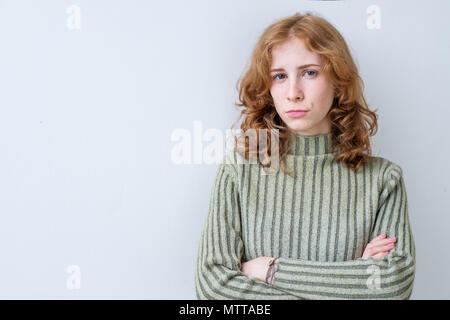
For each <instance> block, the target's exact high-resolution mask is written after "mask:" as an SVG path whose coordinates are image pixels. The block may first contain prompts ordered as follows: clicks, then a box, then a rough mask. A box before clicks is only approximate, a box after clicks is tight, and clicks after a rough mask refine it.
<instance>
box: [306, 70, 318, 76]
mask: <svg viewBox="0 0 450 320" xmlns="http://www.w3.org/2000/svg"><path fill="white" fill-rule="evenodd" d="M308 72H313V73H314V74H313V75H312V76H315V75H316V73H317V72H316V71H313V70H308V71H306V72H305V73H308Z"/></svg>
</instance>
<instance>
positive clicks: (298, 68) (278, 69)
mask: <svg viewBox="0 0 450 320" xmlns="http://www.w3.org/2000/svg"><path fill="white" fill-rule="evenodd" d="M311 66H317V67H320V65H318V64H314V63H309V64H304V65H302V66H299V67H297V70H300V69H304V68H307V67H311ZM276 71H285V70H284V69H283V68H277V69H272V70H270V72H276Z"/></svg>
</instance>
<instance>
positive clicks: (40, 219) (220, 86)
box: [0, 0, 450, 299]
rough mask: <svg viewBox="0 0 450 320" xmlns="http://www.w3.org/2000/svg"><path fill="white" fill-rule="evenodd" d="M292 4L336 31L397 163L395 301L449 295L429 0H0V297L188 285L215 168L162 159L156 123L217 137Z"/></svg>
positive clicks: (158, 291) (446, 41)
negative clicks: (400, 265) (400, 201)
mask: <svg viewBox="0 0 450 320" xmlns="http://www.w3.org/2000/svg"><path fill="white" fill-rule="evenodd" d="M71 5H75V7H71ZM372 5H375V6H376V9H377V10H379V16H378V17H379V20H378V21H379V22H380V27H381V28H379V29H378V28H372V26H373V24H371V21H372V22H373V17H374V11H372V9H370V8H371V6H372ZM77 9H79V10H80V11H79V15H78V13H77ZM368 9H369V10H368ZM305 10H309V11H313V12H316V13H318V14H320V15H321V16H323V17H324V18H326V19H328V20H329V21H330V22H331V23H333V24H334V25H335V26H336V27H337V28H338V30H340V31H341V33H342V34H343V36H344V37H345V39H346V40H347V41H348V44H349V46H350V48H351V50H352V53H353V55H354V57H355V60H356V62H357V64H358V66H359V68H360V72H361V76H362V78H363V79H364V81H365V88H366V91H365V92H366V97H367V101H368V103H369V105H370V107H371V108H372V109H376V108H378V110H379V122H380V123H379V124H380V129H379V131H378V134H377V135H376V136H375V137H374V139H373V142H374V154H375V155H380V156H383V157H386V158H388V159H390V160H392V161H394V162H396V163H398V164H399V165H400V166H401V167H402V169H403V172H404V178H405V183H406V186H407V194H408V206H409V214H410V220H411V224H412V229H413V235H414V238H415V243H416V250H417V252H416V253H417V266H416V280H415V285H414V292H413V295H412V299H432V298H438V299H449V298H450V288H449V286H450V272H449V271H448V270H450V254H449V250H448V249H447V247H448V244H449V239H448V238H447V234H448V230H449V224H450V215H449V213H450V212H449V209H448V208H449V207H450V203H449V187H448V184H447V183H448V181H450V170H449V169H448V159H449V156H450V154H449V149H448V146H449V138H450V137H449V135H450V134H449V129H448V118H449V116H450V111H449V110H450V103H449V101H450V91H449V90H448V89H449V80H448V79H449V75H450V64H449V62H448V61H449V60H448V57H450V36H449V31H450V30H449V26H448V15H449V14H450V3H449V2H448V1H446V0H440V1H438V0H436V1H411V0H409V1H406V0H401V1H379V0H375V1H372V0H371V1H368V0H358V1H356V0H351V1H348V0H347V1H300V0H293V1H279V0H277V1H275V0H272V1H267V0H266V1H261V0H251V1H249V0H246V1H239V0H227V1H210V0H209V1H208V0H202V1H200V0H195V1H182V0H177V1H138V0H133V1H130V0H127V1H125V0H121V1H106V0H90V1H87V0H79V1H50V0H40V1H32V0H28V1H24V0H14V1H13V0H3V1H0V39H1V47H0V298H2V299H11V298H20V299H48V298H56V299H78V298H82V299H116V298H122V299H195V290H194V270H195V262H196V258H197V246H198V243H199V239H200V233H201V231H202V227H203V223H204V220H205V218H206V215H207V209H208V204H209V195H210V190H211V187H212V183H213V178H214V175H215V172H216V164H208V163H205V162H201V163H200V164H181V165H177V164H176V163H174V161H173V157H172V149H173V148H174V146H175V144H176V143H175V142H173V141H172V140H171V136H172V134H173V133H174V132H177V129H186V130H187V131H188V132H190V133H191V134H192V135H193V136H194V135H195V132H194V125H195V122H194V121H199V122H198V123H199V124H200V125H201V126H202V128H201V131H200V133H201V134H203V133H204V132H205V131H206V130H207V129H218V130H220V131H222V132H224V133H225V130H226V129H228V128H230V126H231V124H232V122H233V121H234V120H236V119H237V117H238V111H237V108H235V107H234V106H233V103H234V102H237V92H236V88H235V85H236V81H237V79H238V77H239V76H240V75H241V73H242V72H243V70H244V67H245V65H246V63H247V62H248V61H249V58H250V53H251V50H252V48H253V46H254V44H255V42H256V40H257V38H258V37H259V35H260V34H261V33H262V31H263V30H264V29H265V28H266V27H267V26H268V25H269V24H270V23H272V22H274V21H275V20H278V19H279V18H282V17H285V16H288V15H292V14H294V13H295V12H304V11H305ZM78 17H79V20H78ZM368 22H369V24H368ZM77 27H79V28H77ZM200 137H201V136H200ZM199 143H200V144H202V145H203V146H206V145H207V144H208V143H207V142H206V141H203V142H202V141H201V139H200V140H199Z"/></svg>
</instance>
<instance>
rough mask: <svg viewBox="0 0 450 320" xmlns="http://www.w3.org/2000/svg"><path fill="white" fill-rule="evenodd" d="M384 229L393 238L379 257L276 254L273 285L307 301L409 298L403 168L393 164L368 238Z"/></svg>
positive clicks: (411, 272) (410, 254)
mask: <svg viewBox="0 0 450 320" xmlns="http://www.w3.org/2000/svg"><path fill="white" fill-rule="evenodd" d="M383 232H385V233H386V237H387V238H388V237H396V238H397V241H396V243H395V247H394V249H392V250H391V251H390V254H389V255H388V256H386V257H384V258H383V259H381V260H374V259H373V258H369V259H367V260H364V259H362V258H358V259H355V260H347V261H340V262H323V261H309V260H298V259H290V258H286V257H280V258H279V263H278V271H277V272H276V273H275V277H274V283H273V286H274V288H277V289H282V290H285V291H287V292H290V293H292V294H295V295H297V296H301V297H303V298H305V299H409V298H410V296H411V293H412V290H413V282H414V276H415V245H414V239H413V235H412V232H411V227H410V221H409V215H408V203H407V196H406V188H405V183H404V180H403V176H402V170H401V168H400V167H399V166H398V165H396V164H394V163H391V165H390V166H389V167H388V169H387V170H386V172H385V173H384V174H383V179H382V187H381V192H380V196H379V202H378V210H377V214H376V217H375V221H374V225H373V229H372V232H371V234H370V237H369V239H370V240H369V241H371V240H372V239H373V238H375V237H377V236H378V235H380V234H381V233H383Z"/></svg>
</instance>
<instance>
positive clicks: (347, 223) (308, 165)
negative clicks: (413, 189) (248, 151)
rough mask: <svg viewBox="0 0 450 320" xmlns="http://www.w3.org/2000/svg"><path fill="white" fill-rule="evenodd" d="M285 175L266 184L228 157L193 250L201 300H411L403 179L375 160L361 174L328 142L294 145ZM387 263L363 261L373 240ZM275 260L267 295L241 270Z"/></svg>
mask: <svg viewBox="0 0 450 320" xmlns="http://www.w3.org/2000/svg"><path fill="white" fill-rule="evenodd" d="M291 141H292V144H291V149H290V151H289V154H288V155H287V165H288V166H289V168H291V169H292V168H293V170H294V171H295V172H296V177H294V178H293V177H291V176H289V175H287V174H285V173H283V172H282V171H281V170H279V171H278V172H277V173H275V174H264V173H263V170H262V167H261V165H259V164H257V163H251V162H250V161H248V160H246V159H244V158H242V157H241V156H240V155H239V154H237V153H236V152H235V151H234V150H230V151H228V152H227V154H226V155H225V157H224V158H223V160H222V162H220V163H219V164H218V170H217V174H216V177H215V180H214V184H213V187H212V190H211V194H210V203H209V211H208V215H207V218H206V221H205V223H204V225H203V231H202V234H201V238H200V241H199V245H198V258H197V263H196V270H195V290H196V296H197V299H252V300H253V299H274V300H275V299H283V300H290V299H409V298H410V296H411V293H412V290H413V283H414V276H415V245H414V239H413V234H412V231H411V226H410V222H409V215H408V203H407V198H406V188H405V183H404V180H403V176H402V169H401V168H400V166H399V165H397V164H395V163H394V162H392V161H389V160H387V159H384V158H381V157H375V156H372V157H370V159H371V160H372V161H371V162H370V163H368V164H367V165H365V166H362V167H361V168H360V169H359V171H358V172H357V173H355V172H354V171H353V170H351V169H348V168H347V167H345V166H344V165H343V164H342V163H338V162H336V160H335V158H334V156H333V154H332V153H331V148H330V146H331V134H317V135H311V136H304V135H299V134H295V135H292V140H291ZM383 232H384V233H386V238H388V237H396V238H397V241H396V243H395V247H394V249H392V250H391V251H390V254H389V255H387V256H385V257H384V258H383V259H380V260H375V259H373V258H369V259H367V260H365V259H362V254H363V251H364V249H365V246H366V245H367V244H368V243H369V242H370V241H371V240H372V239H373V238H375V237H376V236H378V235H380V234H382V233H383ZM259 256H268V257H279V262H278V270H277V271H276V273H275V276H274V282H273V284H272V285H269V284H266V283H265V282H263V281H260V280H257V279H253V278H248V277H246V276H245V275H244V274H243V273H242V272H241V270H240V267H241V263H243V262H245V261H249V260H251V259H254V258H257V257H259Z"/></svg>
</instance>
